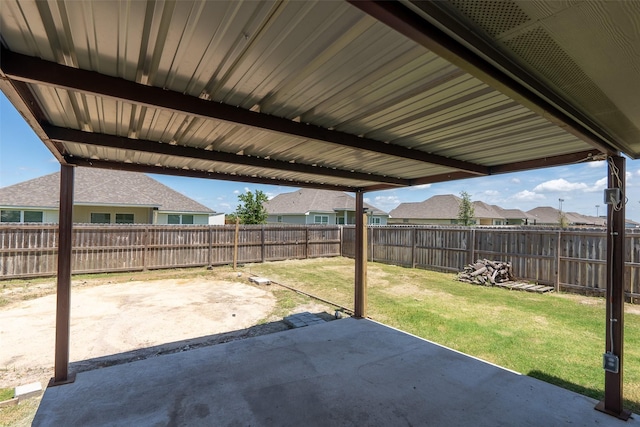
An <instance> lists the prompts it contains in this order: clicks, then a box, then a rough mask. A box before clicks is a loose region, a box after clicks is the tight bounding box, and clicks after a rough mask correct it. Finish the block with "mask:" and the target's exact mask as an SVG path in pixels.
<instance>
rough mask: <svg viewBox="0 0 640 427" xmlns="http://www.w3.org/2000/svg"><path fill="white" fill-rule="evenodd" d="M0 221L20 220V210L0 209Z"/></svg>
mask: <svg viewBox="0 0 640 427" xmlns="http://www.w3.org/2000/svg"><path fill="white" fill-rule="evenodd" d="M0 222H20V211H0Z"/></svg>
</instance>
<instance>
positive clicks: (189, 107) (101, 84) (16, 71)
mask: <svg viewBox="0 0 640 427" xmlns="http://www.w3.org/2000/svg"><path fill="white" fill-rule="evenodd" d="M0 61H1V62H0V68H1V69H2V72H3V73H4V74H5V75H6V76H7V77H8V78H10V79H12V80H17V81H22V82H26V83H32V84H42V85H47V86H53V87H57V88H60V89H67V90H71V91H78V92H83V93H87V94H92V95H96V96H101V97H108V98H113V99H118V100H121V101H125V102H130V103H134V104H139V105H145V106H148V107H152V108H160V109H165V110H170V111H174V112H177V113H183V114H189V115H193V116H197V117H201V118H205V119H216V120H222V121H225V122H230V123H235V124H240V125H244V126H250V127H253V128H257V129H261V130H267V131H272V132H278V133H282V134H286V135H292V136H297V137H300V138H307V139H313V140H317V141H323V142H328V143H331V144H336V145H340V146H344V147H351V148H356V149H359V150H365V151H371V152H375V153H380V154H386V155H390V156H395V157H401V158H407V159H413V160H417V161H421V162H425V163H430V164H435V165H440V166H445V167H450V168H452V169H458V170H462V171H467V172H471V173H474V174H477V175H487V174H488V169H487V168H486V167H485V166H482V165H479V164H476V163H469V162H465V161H462V160H457V159H453V158H449V157H445V156H439V155H437V154H431V153H427V152H425V151H421V150H412V149H410V148H407V147H403V146H400V145H394V144H389V143H385V142H383V141H378V140H375V139H370V138H365V137H360V136H357V135H353V134H350V133H346V132H341V131H337V130H330V129H326V128H322V127H319V126H315V125H311V124H306V123H298V122H295V121H293V120H289V119H286V118H282V117H277V116H271V115H268V114H264V113H259V112H254V111H251V110H246V109H243V108H239V107H234V106H232V105H227V104H223V103H219V102H214V101H207V100H203V99H200V98H197V97H194V96H190V95H184V94H182V93H178V92H173V91H170V90H164V89H161V88H158V87H153V86H145V85H142V84H139V83H136V82H132V81H128V80H124V79H121V78H118V77H112V76H107V75H104V74H100V73H97V72H95V71H88V70H81V69H77V68H73V67H67V66H65V65H60V64H57V63H54V62H50V61H45V60H43V59H39V58H34V57H31V56H27V55H22V54H19V53H15V52H12V51H10V50H7V49H4V48H3V49H2V51H1V52H0Z"/></svg>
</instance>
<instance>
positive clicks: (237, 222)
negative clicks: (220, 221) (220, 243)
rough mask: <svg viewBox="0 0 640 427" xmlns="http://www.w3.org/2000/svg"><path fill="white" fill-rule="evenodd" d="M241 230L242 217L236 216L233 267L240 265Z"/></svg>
mask: <svg viewBox="0 0 640 427" xmlns="http://www.w3.org/2000/svg"><path fill="white" fill-rule="evenodd" d="M239 232H240V218H236V232H235V234H234V237H233V269H234V270H235V269H236V267H237V265H238V233H239Z"/></svg>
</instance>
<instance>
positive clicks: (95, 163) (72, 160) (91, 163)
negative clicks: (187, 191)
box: [65, 155, 359, 192]
mask: <svg viewBox="0 0 640 427" xmlns="http://www.w3.org/2000/svg"><path fill="white" fill-rule="evenodd" d="M65 160H66V163H67V164H69V165H76V166H82V167H88V168H100V169H113V170H125V171H130V172H141V173H155V174H160V175H172V176H184V177H189V178H203V179H218V180H221V181H235V182H251V183H254V184H267V185H284V186H287V187H302V188H317V189H324V190H333V191H346V192H354V191H357V190H359V188H358V187H349V186H344V185H334V184H323V183H315V182H305V181H293V180H291V181H289V180H286V179H277V178H267V177H257V176H249V175H231V174H225V173H218V172H207V171H200V170H194V169H181V168H169V167H165V166H155V165H142V164H137V163H124V162H114V161H110V160H93V159H84V158H80V157H74V156H69V155H67V156H65Z"/></svg>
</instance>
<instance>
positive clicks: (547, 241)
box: [0, 224, 640, 298]
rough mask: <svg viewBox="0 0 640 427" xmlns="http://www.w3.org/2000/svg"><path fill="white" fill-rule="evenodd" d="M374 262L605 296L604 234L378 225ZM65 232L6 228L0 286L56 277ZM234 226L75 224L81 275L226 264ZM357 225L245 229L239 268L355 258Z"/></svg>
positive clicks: (637, 244) (639, 258)
mask: <svg viewBox="0 0 640 427" xmlns="http://www.w3.org/2000/svg"><path fill="white" fill-rule="evenodd" d="M368 233H369V234H368V239H367V242H368V247H367V253H368V255H369V259H370V260H373V261H376V262H382V263H387V264H396V265H402V266H406V267H411V268H425V269H433V270H441V271H446V272H458V271H461V270H462V268H463V267H464V266H465V265H466V264H469V263H472V262H473V261H475V260H476V259H479V258H490V259H494V260H500V261H507V262H510V263H511V264H512V269H513V272H514V274H515V275H516V276H517V277H518V278H520V279H522V280H530V281H535V282H538V283H541V284H546V285H550V286H554V287H555V289H557V290H573V291H579V292H582V293H602V292H604V291H605V289H606V257H607V241H606V238H607V235H606V231H605V230H601V229H562V230H559V229H543V228H538V227H504V228H503V227H498V228H497V227H490V228H489V227H486V228H483V227H471V228H469V227H441V226H374V227H370V228H369V231H368ZM57 239H58V227H57V225H55V224H50V225H31V224H27V225H15V224H2V225H0V279H10V278H26V277H37V276H51V275H55V273H56V268H57V245H58V241H57ZM234 241H235V226H233V225H230V226H209V225H194V226H184V225H181V226H176V225H169V226H167V225H115V226H114V225H99V226H98V225H85V224H82V225H75V226H74V232H73V253H72V256H73V259H72V269H73V273H98V272H116V271H135V270H146V269H160V268H173V267H196V266H208V265H225V264H231V263H232V262H233V255H234ZM354 249H355V230H354V228H353V226H338V225H336V226H315V225H280V224H267V225H263V226H260V225H258V226H240V229H239V231H238V247H237V251H238V252H237V256H238V257H237V260H238V262H239V263H248V262H265V261H277V260H283V259H304V258H314V257H329V256H339V255H343V256H348V257H353V256H354V253H355V251H354ZM625 249H626V250H625V291H626V293H627V295H628V296H629V297H633V298H640V230H627V233H626V248H625Z"/></svg>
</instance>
